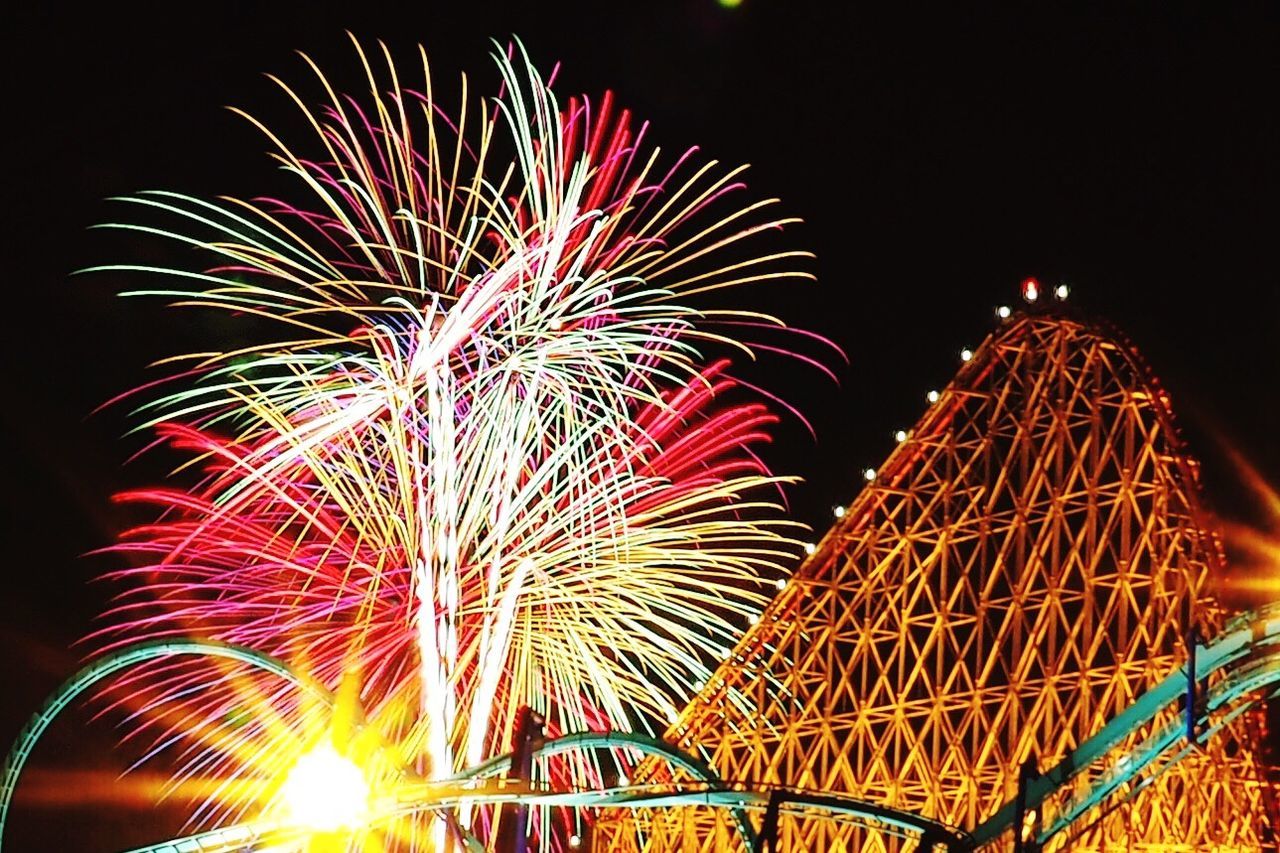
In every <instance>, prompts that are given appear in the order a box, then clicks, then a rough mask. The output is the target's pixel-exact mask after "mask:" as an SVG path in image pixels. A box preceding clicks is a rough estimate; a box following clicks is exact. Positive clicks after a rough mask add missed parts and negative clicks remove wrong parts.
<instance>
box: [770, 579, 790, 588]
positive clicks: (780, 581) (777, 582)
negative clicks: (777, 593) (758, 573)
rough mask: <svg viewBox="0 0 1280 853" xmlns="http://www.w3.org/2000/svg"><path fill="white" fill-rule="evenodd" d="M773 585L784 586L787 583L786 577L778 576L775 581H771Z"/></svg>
mask: <svg viewBox="0 0 1280 853" xmlns="http://www.w3.org/2000/svg"><path fill="white" fill-rule="evenodd" d="M773 585H774V586H776V587H777V588H778V589H782V588H783V587H785V586H786V585H787V579H786V578H778V579H777V580H776V581H774V582H773Z"/></svg>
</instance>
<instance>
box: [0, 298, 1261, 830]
mask: <svg viewBox="0 0 1280 853" xmlns="http://www.w3.org/2000/svg"><path fill="white" fill-rule="evenodd" d="M1043 295H1044V294H1033V296H1043ZM1041 302H1043V299H1042V300H1041ZM998 317H999V328H998V329H997V330H996V331H995V332H994V333H993V334H992V335H991V336H990V337H989V338H988V339H987V340H986V342H984V343H983V344H982V346H980V347H978V348H977V349H976V350H974V351H973V352H966V356H967V357H966V358H965V359H964V364H963V366H962V368H961V370H960V372H959V374H958V375H957V376H956V377H955V379H954V380H953V381H952V383H951V384H950V385H949V386H948V387H947V388H946V389H944V390H942V391H941V392H939V393H936V394H930V402H929V406H928V409H927V411H926V412H925V414H924V416H923V417H922V418H921V419H920V421H919V422H918V423H917V424H916V425H915V427H914V428H913V429H911V430H910V431H905V432H902V433H899V435H898V439H899V443H898V446H897V447H896V449H895V450H894V452H893V453H892V454H891V455H890V456H889V458H888V459H887V460H886V461H885V463H884V464H883V465H882V466H880V467H879V468H878V469H876V470H875V471H868V472H867V473H866V479H865V485H864V488H863V489H862V490H861V492H860V493H859V494H858V495H857V497H856V498H855V499H854V500H853V502H852V503H851V504H850V505H849V506H848V507H844V508H841V509H840V510H838V511H837V517H838V520H837V522H836V524H835V525H834V526H833V527H832V528H831V530H830V531H828V533H827V534H826V535H825V536H824V537H823V539H822V541H821V542H820V543H819V544H818V545H817V547H816V548H815V549H814V550H813V553H811V554H810V555H809V557H808V558H807V559H806V560H805V562H804V563H803V564H802V565H801V566H800V568H799V569H798V570H797V571H796V573H795V574H794V576H793V577H792V578H791V579H790V581H789V582H788V583H787V584H786V585H785V587H783V588H782V589H781V591H780V592H779V593H778V595H777V597H776V598H775V599H774V601H773V602H772V603H771V604H770V606H769V607H768V608H767V609H766V610H765V611H764V613H763V614H762V615H761V617H760V619H759V620H758V622H756V624H755V625H754V626H753V627H752V628H751V629H750V630H748V632H747V633H746V635H745V636H744V637H743V638H742V640H741V641H740V642H739V644H738V645H737V646H736V647H735V648H734V649H733V650H732V651H731V652H730V654H729V656H728V658H727V659H726V660H725V661H724V662H723V663H722V664H721V666H720V667H719V669H718V670H717V671H716V672H715V674H714V676H713V677H712V679H711V680H710V681H708V683H706V684H705V685H704V686H703V687H702V689H701V691H700V692H699V693H698V695H697V696H696V697H695V698H694V699H693V701H692V702H691V703H690V704H689V705H688V706H687V707H686V708H685V709H684V711H683V713H681V714H680V715H679V717H678V719H677V720H676V721H675V722H674V723H672V725H671V726H670V728H669V729H668V730H667V732H666V733H665V736H664V738H662V739H654V738H646V737H641V736H638V735H629V734H624V733H605V734H595V733H583V734H577V735H569V736H566V737H562V738H557V739H552V740H545V741H543V740H540V739H534V740H532V741H531V742H530V743H528V744H525V745H524V747H523V748H524V749H525V750H526V753H527V754H526V755H525V756H524V758H525V759H526V761H525V763H528V762H529V761H532V766H533V768H534V771H535V772H534V774H533V778H534V779H535V780H536V779H537V778H539V777H538V773H537V767H538V766H539V763H540V762H541V761H543V760H545V759H546V758H548V757H549V756H551V755H553V754H556V753H559V752H566V751H570V750H607V751H626V752H627V753H628V754H630V755H632V756H643V759H642V761H641V763H640V765H639V767H638V768H637V770H636V772H635V773H634V774H633V778H632V779H631V780H625V779H621V780H619V783H618V785H616V786H614V787H611V788H606V789H602V790H590V791H581V790H556V789H554V788H553V787H552V786H549V785H547V784H545V783H539V782H537V781H530V780H529V779H528V778H516V777H517V776H522V775H524V774H516V773H512V772H511V771H512V768H513V765H514V766H518V765H519V764H520V763H521V762H520V759H519V757H518V756H517V760H515V761H514V762H513V758H512V756H510V755H507V756H498V757H496V758H494V759H491V760H489V761H487V762H485V763H483V764H481V765H479V766H477V767H475V768H472V769H471V770H469V771H468V772H466V773H464V774H460V775H459V776H457V777H455V778H453V779H449V780H444V781H434V782H427V781H424V780H421V779H417V778H415V777H414V775H413V774H412V773H411V772H410V771H408V770H406V773H405V776H404V779H403V784H402V786H401V787H400V788H399V789H398V790H397V791H394V792H390V793H389V795H388V797H387V798H384V801H383V805H382V807H381V808H382V809H383V811H385V813H387V814H392V813H395V814H404V813H406V812H410V811H442V812H449V811H451V810H454V809H457V808H460V807H463V806H464V804H467V803H471V804H475V803H481V802H487V803H494V804H501V803H508V802H519V803H524V804H526V805H527V806H529V807H532V808H538V807H555V806H571V807H578V808H582V809H586V810H589V811H590V812H591V813H593V814H595V815H596V819H595V821H594V824H593V827H592V831H591V833H590V835H591V837H590V839H589V840H583V839H579V838H578V837H577V836H574V839H573V841H572V842H571V843H569V844H568V845H567V846H583V845H584V841H585V844H587V845H589V846H591V847H593V848H594V849H612V850H647V851H658V850H692V849H700V850H708V851H709V850H722V849H735V848H738V849H744V848H745V849H752V850H765V849H768V850H847V851H854V850H857V851H873V850H908V849H922V850H929V849H936V848H937V847H942V848H944V849H947V850H972V849H978V848H987V849H1010V848H1013V849H1017V850H1033V849H1044V850H1063V849H1070V850H1090V849H1093V850H1104V849H1119V848H1121V847H1122V848H1123V849H1130V850H1134V849H1152V850H1154V849H1169V848H1170V845H1173V846H1175V847H1176V848H1177V849H1210V848H1212V849H1239V850H1256V849H1260V848H1262V847H1263V846H1264V845H1269V844H1274V843H1275V838H1274V835H1273V834H1271V833H1270V830H1268V829H1267V827H1268V826H1274V825H1276V823H1275V821H1276V819H1277V812H1276V808H1275V803H1274V800H1273V797H1272V795H1271V793H1270V791H1269V789H1268V787H1267V782H1266V773H1265V768H1264V767H1263V766H1262V762H1261V760H1260V758H1259V756H1258V754H1257V751H1256V745H1257V739H1258V732H1257V723H1256V711H1257V709H1258V708H1259V707H1260V706H1261V703H1262V702H1263V701H1265V700H1266V699H1267V698H1268V697H1272V696H1275V695H1276V693H1277V692H1278V691H1280V609H1277V608H1276V607H1271V608H1265V609H1263V610H1261V611H1259V612H1257V613H1255V614H1246V615H1240V616H1236V617H1234V618H1232V617H1229V616H1227V615H1226V614H1224V613H1223V612H1222V610H1221V608H1220V607H1219V606H1218V605H1217V604H1216V603H1215V602H1214V600H1213V598H1212V596H1211V594H1210V577H1211V575H1212V574H1213V573H1214V572H1215V571H1216V570H1218V569H1219V568H1220V565H1221V563H1222V561H1223V559H1224V557H1223V553H1222V549H1221V544H1220V542H1219V540H1218V539H1217V538H1216V537H1215V535H1214V534H1213V533H1212V532H1211V531H1210V530H1209V529H1208V527H1207V526H1206V524H1205V523H1204V521H1203V519H1202V517H1201V513H1200V509H1199V505H1198V482H1197V473H1196V467H1195V464H1194V462H1193V461H1192V460H1191V459H1190V458H1189V457H1188V456H1187V455H1186V454H1185V452H1184V450H1183V448H1182V445H1181V442H1180V440H1179V438H1178V435H1177V433H1176V430H1175V427H1174V424H1173V421H1172V412H1171V409H1170V403H1169V399H1168V396H1167V394H1166V393H1165V392H1164V391H1163V390H1162V389H1161V387H1160V386H1159V384H1158V383H1157V381H1156V379H1155V378H1154V376H1153V375H1152V374H1151V373H1150V372H1149V370H1148V369H1147V367H1146V366H1145V364H1144V363H1143V362H1142V360H1141V359H1140V357H1139V356H1138V354H1137V353H1136V351H1135V350H1134V349H1133V348H1132V347H1131V346H1129V345H1128V344H1127V343H1126V342H1124V341H1123V340H1121V339H1119V338H1118V337H1117V336H1116V335H1114V334H1112V333H1110V332H1108V331H1105V330H1103V329H1102V328H1100V327H1099V326H1097V325H1093V324H1090V323H1087V322H1084V321H1082V320H1080V319H1077V318H1075V317H1074V316H1072V315H1071V314H1069V313H1068V312H1065V311H1063V310H1062V309H1061V307H1060V306H1056V305H1054V306H1050V307H1048V308H1046V309H1041V308H1040V307H1039V306H1038V305H1032V306H1031V307H1030V308H1029V309H1027V310H1025V311H1020V312H1012V311H1008V310H1002V311H1001V312H1000V313H999V314H998ZM1199 638H1212V639H1209V640H1207V641H1206V640H1202V639H1199ZM190 654H198V655H212V656H220V657H231V658H234V659H236V660H239V661H241V662H244V663H247V664H249V665H251V666H255V667H258V668H260V669H263V670H266V671H267V672H268V673H274V674H275V675H278V676H280V677H282V678H286V679H291V680H293V681H294V682H295V683H296V684H297V687H298V689H300V690H306V691H309V692H311V693H312V694H314V695H315V696H317V697H320V698H321V699H324V700H325V701H331V699H329V698H326V697H327V693H326V691H324V690H323V688H321V687H318V686H316V685H312V684H309V683H307V682H306V681H305V679H301V678H299V677H298V676H296V675H295V674H294V673H293V672H292V670H291V669H290V668H289V667H288V666H287V665H285V664H284V663H282V662H280V661H275V660H273V659H271V658H268V657H266V656H263V655H258V654H256V653H254V652H252V651H250V650H246V649H239V648H236V647H231V646H226V645H221V644H213V643H204V642H200V641H189V642H160V643H151V644H145V645H143V646H138V647H133V648H130V649H125V650H122V651H119V652H116V653H115V654H113V655H112V656H111V657H109V658H106V659H103V660H100V661H97V662H95V663H93V664H91V665H90V666H89V667H87V668H86V669H85V670H83V671H82V672H81V673H79V674H78V675H77V676H75V677H73V678H72V679H71V680H70V681H69V682H68V683H67V684H66V685H64V687H63V688H62V689H61V690H60V691H59V692H58V693H57V694H55V696H54V697H52V698H51V699H50V701H49V703H48V704H47V705H46V706H45V708H44V709H42V711H41V712H39V713H38V714H37V715H36V716H35V717H33V719H32V721H31V723H30V724H29V725H28V727H27V729H25V730H24V732H23V734H22V735H21V736H20V739H19V741H18V743H17V744H16V745H15V746H14V748H13V750H12V751H11V753H10V755H9V757H8V760H7V762H6V766H5V776H4V780H3V789H2V790H0V831H2V830H3V820H4V818H5V817H6V816H7V813H8V810H9V807H10V804H11V801H12V798H13V795H14V792H15V786H16V785H17V783H18V779H19V774H20V772H21V770H22V767H23V765H24V763H25V762H26V760H27V757H28V756H29V755H30V753H31V750H32V747H33V746H34V745H35V743H36V741H37V740H38V738H39V736H40V734H41V732H43V730H44V729H45V728H46V727H47V726H48V725H49V723H50V722H51V721H52V719H53V718H54V717H55V716H56V715H57V713H58V712H59V711H60V710H62V709H63V708H64V707H65V706H66V705H67V704H68V703H69V702H70V701H72V700H73V699H74V698H75V697H76V696H77V695H79V694H80V693H82V692H83V691H85V690H87V689H90V688H91V687H92V686H93V685H94V684H96V683H97V682H98V681H99V680H101V679H103V678H106V677H107V676H109V675H110V674H111V673H113V672H115V671H118V670H121V669H124V668H128V667H135V666H143V665H146V664H147V663H148V662H149V661H154V660H157V659H161V658H165V657H168V656H172V655H190ZM517 746H519V745H517ZM517 751H518V750H517ZM302 835H303V830H302V829H301V828H298V827H290V826H288V825H281V824H278V823H271V824H266V823H259V824H255V823H246V824H238V825H236V826H231V827H224V828H220V829H215V830H212V831H209V832H205V833H201V834H199V835H196V836H191V837H188V838H186V839H176V840H171V841H166V842H162V843H160V844H157V845H154V846H152V847H148V848H145V849H146V850H147V851H149V853H176V851H184V850H194V851H212V850H242V849H257V848H258V847H259V846H260V845H280V844H288V843H290V842H294V841H297V840H298V839H299V838H301V837H302ZM462 842H463V844H464V846H468V847H474V846H475V845H476V844H478V842H476V841H475V840H474V839H466V838H463V839H462ZM561 844H562V845H563V842H561Z"/></svg>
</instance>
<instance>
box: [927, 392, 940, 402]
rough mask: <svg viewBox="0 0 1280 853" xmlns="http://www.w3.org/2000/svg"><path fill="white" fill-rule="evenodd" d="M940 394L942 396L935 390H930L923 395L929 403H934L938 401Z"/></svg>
mask: <svg viewBox="0 0 1280 853" xmlns="http://www.w3.org/2000/svg"><path fill="white" fill-rule="evenodd" d="M941 396H942V395H941V394H939V393H938V392H937V391H930V392H929V393H928V394H926V395H925V398H926V399H927V400H928V401H929V402H930V403H936V402H938V398H939V397H941Z"/></svg>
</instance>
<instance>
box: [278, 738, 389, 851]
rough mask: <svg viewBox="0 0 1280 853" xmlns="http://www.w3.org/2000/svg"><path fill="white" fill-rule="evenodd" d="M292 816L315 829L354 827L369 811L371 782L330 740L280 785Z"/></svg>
mask: <svg viewBox="0 0 1280 853" xmlns="http://www.w3.org/2000/svg"><path fill="white" fill-rule="evenodd" d="M280 796H281V799H282V800H283V802H284V805H285V809H286V811H287V813H288V815H289V819H290V820H292V821H294V822H295V823H298V824H301V825H302V826H305V827H306V828H307V829H310V830H312V831H313V832H336V831H338V830H341V829H355V828H356V827H358V826H360V825H361V824H362V823H364V821H365V820H366V818H367V816H368V813H369V783H368V781H366V779H365V778H364V772H363V771H361V770H360V768H359V767H357V766H356V764H355V762H353V761H352V760H351V759H349V758H346V757H345V756H342V755H339V754H338V751H337V750H336V749H334V748H333V746H332V745H331V744H329V743H327V742H326V743H321V744H320V745H319V746H317V747H316V748H315V749H313V750H311V751H310V752H308V753H307V754H305V755H303V756H302V757H301V758H299V759H298V763H297V764H296V765H294V767H293V769H292V770H290V771H289V775H288V776H287V777H286V778H285V780H284V785H283V786H282V787H281V788H280Z"/></svg>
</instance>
